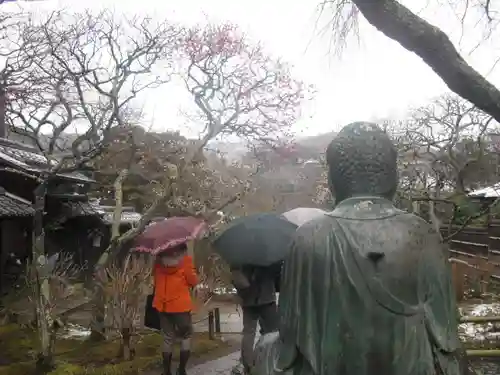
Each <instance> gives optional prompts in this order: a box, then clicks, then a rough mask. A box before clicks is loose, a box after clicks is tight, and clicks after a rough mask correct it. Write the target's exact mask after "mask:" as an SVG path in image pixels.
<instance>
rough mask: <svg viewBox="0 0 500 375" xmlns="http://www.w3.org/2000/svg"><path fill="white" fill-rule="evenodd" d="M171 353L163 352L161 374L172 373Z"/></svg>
mask: <svg viewBox="0 0 500 375" xmlns="http://www.w3.org/2000/svg"><path fill="white" fill-rule="evenodd" d="M171 364H172V353H163V375H172V371H171V370H170V368H171Z"/></svg>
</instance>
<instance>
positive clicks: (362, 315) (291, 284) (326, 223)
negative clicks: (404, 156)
mask: <svg viewBox="0 0 500 375" xmlns="http://www.w3.org/2000/svg"><path fill="white" fill-rule="evenodd" d="M283 272H284V273H283V279H282V290H281V293H280V306H279V309H280V314H281V319H282V321H281V326H280V331H279V333H271V334H268V335H265V336H263V337H262V338H261V339H260V341H259V342H258V343H257V346H256V361H255V368H254V371H253V372H252V373H253V374H256V375H271V374H272V375H274V374H278V373H279V374H284V375H435V374H442V375H458V374H460V373H461V372H460V361H459V351H460V350H459V348H460V342H459V338H458V332H457V319H458V313H457V306H456V300H455V295H454V293H453V286H452V281H451V271H450V266H449V262H448V257H447V253H446V248H445V246H443V244H442V243H441V241H440V238H439V236H438V234H437V233H436V232H435V231H434V230H433V228H432V227H431V226H430V225H429V224H428V223H426V222H425V221H424V220H422V219H421V218H419V217H417V216H415V215H413V214H409V213H406V212H403V211H400V210H398V209H396V208H395V207H394V206H393V204H392V203H391V202H390V201H387V200H384V199H381V198H372V197H367V198H351V199H347V200H345V201H343V202H341V203H340V204H339V205H338V206H337V207H336V209H335V210H334V211H333V212H331V213H329V214H328V215H327V216H325V217H324V218H321V219H317V220H314V221H311V222H309V223H306V224H305V225H303V226H301V227H300V228H298V229H297V233H296V236H295V238H294V241H293V244H292V248H291V252H290V255H289V257H288V258H287V259H286V260H285V267H284V271H283Z"/></svg>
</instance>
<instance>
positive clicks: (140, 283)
mask: <svg viewBox="0 0 500 375" xmlns="http://www.w3.org/2000/svg"><path fill="white" fill-rule="evenodd" d="M152 268H153V266H152V264H151V259H146V258H144V257H134V256H128V257H127V259H126V260H125V262H124V264H123V265H122V266H118V265H117V264H111V265H109V266H108V267H107V268H106V270H105V272H101V273H99V274H98V275H97V285H98V288H99V289H102V292H101V293H99V295H101V296H102V297H103V298H104V301H103V302H104V304H105V305H106V306H107V312H108V314H107V317H108V320H109V322H110V324H109V325H110V326H111V327H112V329H113V330H114V331H115V332H116V333H117V334H118V336H119V337H120V340H121V345H120V352H119V353H117V354H118V355H119V356H120V357H121V358H123V359H124V360H126V361H129V360H131V359H133V356H134V344H135V342H136V341H137V331H136V328H137V321H138V320H139V319H141V313H142V314H143V313H144V311H143V309H142V307H143V306H144V301H145V298H146V295H147V293H148V292H149V290H150V289H151V282H150V281H151V280H150V276H151V270H152ZM148 281H149V282H148Z"/></svg>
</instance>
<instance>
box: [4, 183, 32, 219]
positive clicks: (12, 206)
mask: <svg viewBox="0 0 500 375" xmlns="http://www.w3.org/2000/svg"><path fill="white" fill-rule="evenodd" d="M34 213H35V210H34V209H33V207H32V206H31V203H30V202H29V201H27V200H25V199H23V198H21V197H18V196H17V195H14V194H11V193H9V192H7V191H6V190H5V189H3V188H0V217H27V216H33V215H34Z"/></svg>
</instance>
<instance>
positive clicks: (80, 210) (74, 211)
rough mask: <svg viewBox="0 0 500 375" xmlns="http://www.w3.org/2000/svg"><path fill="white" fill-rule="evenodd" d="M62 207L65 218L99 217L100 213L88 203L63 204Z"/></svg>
mask: <svg viewBox="0 0 500 375" xmlns="http://www.w3.org/2000/svg"><path fill="white" fill-rule="evenodd" d="M62 205H63V210H64V215H65V216H66V217H67V218H72V217H81V216H98V215H101V212H99V211H98V210H96V208H95V207H94V206H93V205H92V204H90V203H88V202H64V203H63V204H62Z"/></svg>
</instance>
